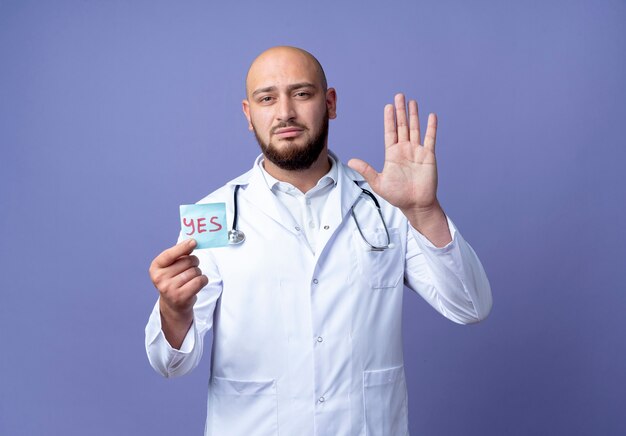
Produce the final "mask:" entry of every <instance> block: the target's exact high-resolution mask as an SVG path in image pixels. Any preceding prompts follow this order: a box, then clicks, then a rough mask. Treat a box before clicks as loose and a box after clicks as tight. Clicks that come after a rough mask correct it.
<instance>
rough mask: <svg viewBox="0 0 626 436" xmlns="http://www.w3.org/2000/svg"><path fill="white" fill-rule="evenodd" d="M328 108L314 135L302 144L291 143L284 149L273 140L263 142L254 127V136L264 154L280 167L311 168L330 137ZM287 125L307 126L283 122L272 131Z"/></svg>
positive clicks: (292, 168) (288, 169)
mask: <svg viewBox="0 0 626 436" xmlns="http://www.w3.org/2000/svg"><path fill="white" fill-rule="evenodd" d="M328 119H329V118H328V110H327V111H326V114H325V115H324V116H323V117H322V121H321V123H320V125H319V126H318V127H317V129H315V131H313V136H312V137H311V139H310V140H309V141H308V142H307V143H306V144H304V145H302V146H296V145H294V144H291V146H288V147H285V148H284V149H282V150H281V149H279V148H278V147H276V146H275V145H274V144H272V142H271V141H270V142H269V143H265V142H263V140H262V139H261V138H260V137H259V135H258V133H257V131H256V129H254V136H255V137H256V140H257V142H258V143H259V146H260V147H261V151H262V152H263V156H265V158H266V159H267V160H269V161H270V162H272V163H273V164H274V165H276V166H277V167H278V168H280V169H283V170H287V171H302V170H306V169H309V168H310V167H311V165H313V163H314V162H315V161H316V160H317V158H318V157H319V156H320V154H321V153H322V150H324V147H325V146H326V140H327V139H328ZM286 127H299V128H303V129H304V128H305V126H302V125H300V124H297V123H294V122H290V123H281V124H279V125H277V126H275V127H274V128H273V129H272V131H274V130H275V129H283V128H286ZM287 141H289V142H293V141H291V140H287Z"/></svg>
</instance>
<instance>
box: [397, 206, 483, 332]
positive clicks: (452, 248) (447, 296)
mask: <svg viewBox="0 0 626 436" xmlns="http://www.w3.org/2000/svg"><path fill="white" fill-rule="evenodd" d="M447 220H448V227H449V229H450V234H451V236H452V241H451V242H450V243H449V244H447V245H446V246H444V247H441V248H437V247H435V246H434V245H433V244H432V243H431V242H430V241H429V240H428V239H427V238H426V237H425V236H424V235H422V234H421V233H419V232H418V231H417V230H415V229H414V228H413V227H412V226H411V225H410V224H409V223H407V226H408V234H407V247H406V260H405V275H404V282H405V284H406V286H408V287H409V288H410V289H412V290H414V291H415V292H417V293H418V294H419V295H421V296H422V297H423V298H424V299H425V300H426V301H427V302H428V303H429V304H430V305H431V306H433V307H434V308H435V309H436V310H437V311H438V312H440V313H441V314H442V315H444V316H445V317H446V318H448V319H450V320H452V321H454V322H456V323H459V324H470V323H475V322H478V321H481V320H483V319H485V318H486V317H487V315H488V314H489V312H490V310H491V305H492V298H491V287H490V285H489V280H488V279H487V275H486V274H485V270H484V268H483V266H482V264H481V263H480V260H479V259H478V256H477V255H476V253H475V252H474V250H473V249H472V247H470V245H469V244H468V243H467V242H466V241H465V240H464V239H463V237H462V236H461V234H460V232H459V231H458V230H457V228H456V227H455V225H454V223H453V222H452V220H450V218H447Z"/></svg>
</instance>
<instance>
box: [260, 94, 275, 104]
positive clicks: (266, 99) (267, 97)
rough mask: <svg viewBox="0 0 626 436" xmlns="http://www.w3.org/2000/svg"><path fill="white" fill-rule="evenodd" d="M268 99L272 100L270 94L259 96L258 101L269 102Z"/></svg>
mask: <svg viewBox="0 0 626 436" xmlns="http://www.w3.org/2000/svg"><path fill="white" fill-rule="evenodd" d="M270 101H272V96H271V95H266V96H265V97H261V98H259V103H269V102H270Z"/></svg>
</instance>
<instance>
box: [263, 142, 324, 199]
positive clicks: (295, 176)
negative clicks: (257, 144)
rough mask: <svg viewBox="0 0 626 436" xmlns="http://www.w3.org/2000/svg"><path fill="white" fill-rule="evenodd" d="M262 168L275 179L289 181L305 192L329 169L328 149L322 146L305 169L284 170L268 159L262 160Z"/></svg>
mask: <svg viewBox="0 0 626 436" xmlns="http://www.w3.org/2000/svg"><path fill="white" fill-rule="evenodd" d="M263 168H265V171H267V172H268V174H270V175H271V176H272V177H274V178H275V179H277V180H280V181H281V182H287V183H290V184H292V185H293V186H295V187H296V188H298V189H299V190H300V192H303V193H306V192H307V191H308V190H309V189H311V188H313V187H314V186H315V185H317V182H318V181H319V180H320V179H321V178H322V177H323V176H324V175H325V174H326V173H328V171H330V160H329V159H328V149H327V148H326V147H324V150H322V152H321V153H320V155H319V157H318V158H317V160H316V161H315V162H313V165H311V166H310V167H309V168H307V169H306V170H299V171H290V170H284V169H282V168H280V167H278V166H276V165H274V164H273V163H272V162H270V161H269V160H268V159H264V160H263Z"/></svg>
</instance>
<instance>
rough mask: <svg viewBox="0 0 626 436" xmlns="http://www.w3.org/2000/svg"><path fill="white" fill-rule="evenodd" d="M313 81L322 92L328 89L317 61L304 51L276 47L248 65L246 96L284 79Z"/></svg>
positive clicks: (287, 47)
mask: <svg viewBox="0 0 626 436" xmlns="http://www.w3.org/2000/svg"><path fill="white" fill-rule="evenodd" d="M304 76H308V80H311V79H312V80H314V81H315V84H316V85H318V86H319V87H320V88H321V89H322V90H323V91H324V92H326V90H327V88H328V84H327V82H326V74H325V73H324V69H323V68H322V65H321V64H320V63H319V61H318V60H317V59H316V58H315V56H313V55H312V54H311V53H309V52H308V51H306V50H303V49H301V48H297V47H289V46H278V47H272V48H270V49H268V50H265V51H264V52H263V53H261V54H260V55H259V56H257V57H256V59H255V60H254V61H253V62H252V64H251V65H250V68H249V69H248V74H247V75H246V96H247V97H248V98H250V95H251V93H253V92H254V91H255V90H256V89H258V88H262V87H264V86H265V85H267V84H268V83H270V82H276V80H279V79H283V80H284V79H285V78H286V77H289V78H291V79H292V80H296V81H299V80H300V79H305V77H304Z"/></svg>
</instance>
